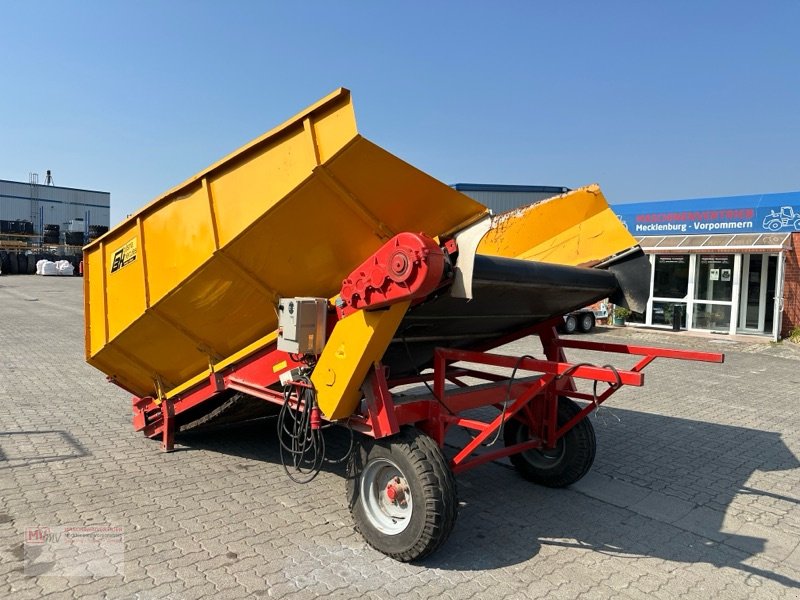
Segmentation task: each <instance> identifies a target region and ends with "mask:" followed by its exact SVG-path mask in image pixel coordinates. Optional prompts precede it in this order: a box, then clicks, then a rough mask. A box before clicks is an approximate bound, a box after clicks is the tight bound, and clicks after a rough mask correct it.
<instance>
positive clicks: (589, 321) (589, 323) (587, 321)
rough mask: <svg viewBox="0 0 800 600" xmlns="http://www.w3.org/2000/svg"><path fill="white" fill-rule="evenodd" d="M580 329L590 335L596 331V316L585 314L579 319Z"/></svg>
mask: <svg viewBox="0 0 800 600" xmlns="http://www.w3.org/2000/svg"><path fill="white" fill-rule="evenodd" d="M578 329H579V330H580V331H581V332H582V333H589V332H590V331H591V330H592V329H594V315H593V314H592V313H588V312H587V313H583V314H582V315H581V317H580V319H578Z"/></svg>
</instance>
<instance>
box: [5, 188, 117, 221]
mask: <svg viewBox="0 0 800 600" xmlns="http://www.w3.org/2000/svg"><path fill="white" fill-rule="evenodd" d="M0 220H3V221H17V220H21V221H30V222H31V223H33V231H34V233H37V234H39V233H42V229H43V227H44V226H45V225H59V226H60V227H61V228H62V231H65V230H66V229H65V226H69V225H70V224H71V225H72V229H73V231H75V230H77V231H85V232H88V230H89V229H88V228H89V226H90V225H101V226H105V227H108V226H109V225H110V221H111V194H110V193H108V192H99V191H94V190H83V189H77V188H68V187H59V186H55V185H40V184H38V183H22V182H18V181H6V180H2V179H0Z"/></svg>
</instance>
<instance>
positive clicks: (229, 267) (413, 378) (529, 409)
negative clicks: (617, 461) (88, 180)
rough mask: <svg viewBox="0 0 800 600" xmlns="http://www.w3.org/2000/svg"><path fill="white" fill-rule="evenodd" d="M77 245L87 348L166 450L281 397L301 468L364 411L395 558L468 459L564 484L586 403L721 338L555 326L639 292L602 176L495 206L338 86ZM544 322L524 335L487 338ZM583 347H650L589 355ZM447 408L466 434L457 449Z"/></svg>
mask: <svg viewBox="0 0 800 600" xmlns="http://www.w3.org/2000/svg"><path fill="white" fill-rule="evenodd" d="M84 267H85V273H84V286H85V290H84V291H85V318H86V358H87V361H88V362H89V363H90V364H92V365H93V366H95V367H96V368H98V369H100V370H101V371H103V372H104V373H105V374H106V375H107V376H108V378H109V380H110V381H112V382H113V383H115V384H117V385H118V386H120V387H122V388H124V389H126V390H128V391H130V392H131V393H132V394H133V395H134V398H133V424H134V427H135V429H136V430H137V431H142V432H144V434H145V435H146V436H148V437H151V438H157V439H160V440H161V441H162V446H163V448H164V449H165V450H171V449H172V447H173V439H174V435H175V433H176V432H179V431H182V430H187V429H191V428H193V427H195V426H197V425H198V424H213V423H224V422H230V421H235V420H243V419H252V418H255V417H259V416H265V415H268V414H271V415H272V416H274V414H275V412H276V411H277V412H278V417H277V423H278V427H277V429H278V431H277V434H278V437H279V440H280V448H281V456H282V459H283V462H284V466H285V467H286V469H287V473H288V474H289V475H290V477H291V478H292V479H294V480H296V481H301V482H303V481H308V480H310V479H311V478H313V476H314V475H315V474H316V473H317V472H318V470H319V469H320V467H321V465H322V463H323V461H324V459H325V445H324V437H323V435H322V429H323V428H324V427H326V426H327V425H329V424H336V425H341V426H344V427H346V428H349V429H350V430H351V432H355V439H354V443H353V444H352V445H351V453H350V456H349V463H348V477H347V485H346V488H347V496H348V501H349V504H350V508H351V512H352V515H353V519H354V521H355V524H356V526H357V528H358V529H359V531H360V532H361V533H362V535H363V536H364V538H365V539H366V541H367V542H368V543H369V544H371V545H372V546H374V547H375V548H376V549H378V550H379V551H381V552H383V553H385V554H387V555H389V556H391V557H393V558H395V559H398V560H402V561H410V560H415V559H419V558H422V557H424V556H426V555H428V554H430V553H431V552H433V551H434V550H436V549H437V548H438V547H439V546H440V545H441V544H442V543H443V542H444V541H445V539H446V538H447V536H448V535H449V533H450V531H451V530H452V527H453V525H454V522H455V518H456V509H457V498H456V485H455V480H454V474H457V473H459V472H461V471H464V470H466V469H469V468H472V467H474V466H477V465H480V464H482V463H485V462H488V461H492V460H496V459H499V458H502V457H506V456H508V457H510V460H511V462H512V463H513V464H514V466H515V467H516V468H517V470H518V471H519V472H520V474H521V475H522V476H523V477H525V478H527V479H529V480H531V481H533V482H536V483H540V484H543V485H547V486H553V487H562V486H567V485H569V484H571V483H573V482H575V481H577V480H578V479H580V478H581V477H582V476H583V475H584V474H585V473H586V472H587V471H588V470H589V468H590V467H591V464H592V461H593V459H594V453H595V437H594V432H593V430H592V425H591V423H590V421H589V420H588V419H587V418H586V417H587V416H588V415H589V413H590V412H591V411H593V410H594V409H596V408H597V406H599V405H600V404H601V403H602V402H604V401H605V400H607V399H608V397H609V396H611V395H612V394H613V393H614V392H615V391H616V390H618V389H619V388H620V387H621V386H623V385H634V386H641V385H642V384H643V382H644V378H643V374H642V372H641V371H642V369H643V368H644V367H645V366H646V365H648V364H649V363H650V362H652V361H653V360H654V359H655V358H657V357H667V358H676V359H684V360H700V361H709V362H722V360H723V357H722V355H720V354H711V353H702V352H687V351H680V350H666V349H660V348H649V347H639V346H630V345H619V344H605V343H594V342H590V341H583V340H582V341H573V340H566V339H560V338H559V337H558V335H557V333H556V330H555V327H556V325H557V324H558V322H559V320H560V319H561V315H563V314H566V313H568V312H570V311H572V310H575V309H578V308H580V307H582V306H586V305H588V304H590V303H592V302H595V301H597V300H599V299H602V298H607V297H608V298H611V299H612V301H614V302H616V303H618V304H623V305H627V306H629V307H630V308H632V309H633V310H637V311H641V310H642V309H643V308H644V305H645V302H646V299H647V291H648V284H649V263H648V261H647V258H646V257H645V256H644V255H643V253H642V251H641V249H640V248H639V247H638V246H637V245H636V242H635V240H634V239H633V238H632V237H631V236H630V234H629V233H628V231H627V230H626V229H625V227H624V226H623V225H622V224H621V223H620V221H619V220H618V219H617V217H616V216H615V215H614V213H613V212H612V211H611V210H610V208H609V207H608V205H607V203H606V201H605V199H604V198H603V195H602V193H601V192H600V189H599V188H598V187H597V186H596V185H591V186H588V187H585V188H582V189H579V190H576V191H572V192H569V193H567V194H564V195H562V196H558V197H554V198H551V199H549V200H544V201H541V202H538V203H535V204H532V205H530V206H526V207H522V208H519V209H517V210H514V211H510V212H508V213H504V214H501V215H492V214H490V213H489V211H488V210H487V209H486V208H485V207H484V206H482V205H481V204H479V203H477V202H475V201H473V200H471V199H470V198H468V197H466V196H464V195H462V194H460V193H459V192H457V191H455V190H453V189H452V188H450V187H448V186H447V185H445V184H443V183H441V182H439V181H437V180H436V179H433V178H432V177H430V176H428V175H426V174H425V173H422V172H421V171H419V170H417V169H416V168H414V167H413V166H411V165H409V164H408V163H406V162H404V161H402V160H400V159H399V158H397V157H395V156H393V155H392V154H390V153H388V152H387V151H386V150H384V149H383V148H381V147H379V146H377V145H376V144H374V143H372V142H370V141H369V140H367V139H365V138H363V137H361V136H360V135H359V134H358V131H357V129H356V124H355V117H354V113H353V108H352V103H351V99H350V93H349V92H348V91H347V90H345V89H339V90H337V91H335V92H333V93H332V94H330V95H329V96H327V97H326V98H323V99H322V100H321V101H319V102H317V103H316V104H314V105H312V106H310V107H309V108H307V109H306V110H304V111H302V112H301V113H300V114H298V115H296V116H295V117H293V118H292V119H290V120H289V121H287V122H286V123H284V124H283V125H281V126H279V127H277V128H276V129H274V130H272V131H270V132H268V133H266V134H265V135H263V136H261V137H259V138H257V139H256V140H254V141H253V142H251V143H249V144H247V145H246V146H244V147H243V148H241V149H239V150H237V151H236V152H234V153H233V154H231V155H229V156H227V157H226V158H224V159H222V160H221V161H219V162H217V163H216V164H214V165H212V166H211V167H209V168H207V169H206V170H204V171H202V172H200V173H199V174H197V175H196V176H194V177H192V178H191V179H189V180H187V181H185V182H184V183H182V184H181V185H179V186H177V187H175V188H173V189H172V190H170V191H168V192H167V193H165V194H164V195H162V196H160V197H159V198H157V199H156V200H154V201H153V202H152V203H150V204H148V205H147V206H145V207H144V208H142V209H141V210H140V211H139V212H137V213H136V214H134V215H132V216H131V217H129V218H128V219H127V220H125V221H124V222H123V223H121V224H120V225H118V226H117V227H115V228H114V229H112V230H111V231H109V232H108V233H106V234H105V235H103V236H102V237H100V238H99V239H97V240H96V241H95V242H93V243H91V244H89V245H88V246H86V248H85V249H84ZM531 335H535V336H538V339H539V341H540V342H541V349H540V350H536V349H534V348H533V347H531V349H530V355H525V356H522V357H517V356H505V355H503V354H498V353H496V352H492V351H493V350H494V349H496V348H498V347H500V346H502V345H503V344H506V343H508V342H511V341H513V340H517V339H521V338H525V337H527V336H531ZM567 348H580V349H585V350H597V351H601V352H606V353H621V354H633V355H637V356H639V357H640V360H639V362H637V363H636V365H635V366H634V367H632V368H630V369H617V368H614V367H612V366H602V367H601V366H594V365H591V364H586V363H577V364H575V363H570V362H568V360H567V358H566V355H565V349H567ZM582 380H585V381H588V382H589V384H590V386H589V387H590V388H592V391H591V392H589V391H585V389H584V391H581V390H582V388H585V387H586V386H585V385H583V386H579V385H578V383H579V382H580V381H582ZM420 384H424V386H425V387H420ZM603 384H604V385H603ZM414 385H416V386H417V387H416V388H414V389H411V390H410V391H409V387H410V386H411V387H413V386H414ZM420 389H422V390H423V392H422V393H419V390H420ZM598 390H600V391H598ZM576 401H577V402H576ZM476 409H481V410H476ZM489 413H491V414H489ZM487 415H489V416H487ZM454 427H456V428H465V429H467V430H469V431H470V432H471V434H470V441H469V442H468V443H466V444H465V445H463V447H461V448H459V449H458V450H457V451H455V452H454V453H448V455H447V456H445V454H444V453H443V452H442V448H443V446H444V441H445V436H446V435H447V433H448V431H449V430H451V429H452V428H454ZM500 437H501V438H502V442H501V443H498V444H497V445H494V444H492V443H491V442H493V441H496V440H498V438H500ZM500 446H502V447H500Z"/></svg>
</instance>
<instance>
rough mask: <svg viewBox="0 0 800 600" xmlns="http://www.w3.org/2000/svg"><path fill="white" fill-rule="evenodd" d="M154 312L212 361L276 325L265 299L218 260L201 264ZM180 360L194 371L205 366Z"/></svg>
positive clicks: (201, 359) (202, 361) (203, 360)
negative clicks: (207, 354) (182, 333)
mask: <svg viewBox="0 0 800 600" xmlns="http://www.w3.org/2000/svg"><path fill="white" fill-rule="evenodd" d="M155 310H156V311H157V312H158V313H159V315H161V317H162V320H164V319H166V321H167V322H168V323H171V324H174V327H175V328H180V330H181V331H182V332H184V337H187V336H188V337H189V338H190V339H191V340H192V342H193V343H194V346H195V348H199V349H202V350H204V351H206V352H208V353H209V354H210V355H211V356H212V357H213V358H215V360H221V359H222V358H225V357H227V356H229V355H231V354H233V353H234V352H236V351H238V350H241V349H242V348H243V347H244V346H246V345H248V344H249V343H250V342H253V341H255V340H256V339H258V338H260V337H263V336H265V335H266V334H268V333H270V332H271V331H272V330H273V329H275V326H276V325H277V323H276V322H275V309H274V307H273V306H272V300H271V298H270V297H268V296H267V295H265V294H264V293H263V292H261V291H260V290H259V288H258V287H256V286H253V285H251V284H250V283H249V282H248V281H247V280H246V279H244V278H243V277H241V276H240V274H239V272H238V271H236V270H235V269H233V268H231V266H230V264H229V263H227V262H225V261H223V260H219V259H217V260H215V261H210V262H209V263H207V264H206V265H205V266H203V267H202V269H201V270H200V271H198V272H197V273H196V274H195V275H193V276H192V277H191V278H190V279H188V280H187V281H185V282H184V283H183V284H182V285H181V286H180V288H178V289H177V290H176V291H175V293H174V294H172V295H171V296H169V297H168V298H166V299H165V300H164V301H163V302H161V303H160V304H159V305H158V307H156V309H155ZM181 360H182V361H183V363H184V364H185V366H187V367H188V366H192V367H194V369H195V373H196V372H199V371H201V370H204V369H205V368H206V367H208V358H207V356H203V355H201V354H198V353H195V354H194V355H186V356H182V357H181ZM166 372H169V371H166ZM182 382H183V381H182V380H181V379H179V380H178V381H177V382H176V383H182Z"/></svg>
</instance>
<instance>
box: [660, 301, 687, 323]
mask: <svg viewBox="0 0 800 600" xmlns="http://www.w3.org/2000/svg"><path fill="white" fill-rule="evenodd" d="M676 318H677V319H679V321H680V324H681V328H682V329H686V304H684V303H683V302H657V301H654V302H653V325H669V326H672V324H673V323H674V322H675V319H676Z"/></svg>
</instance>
